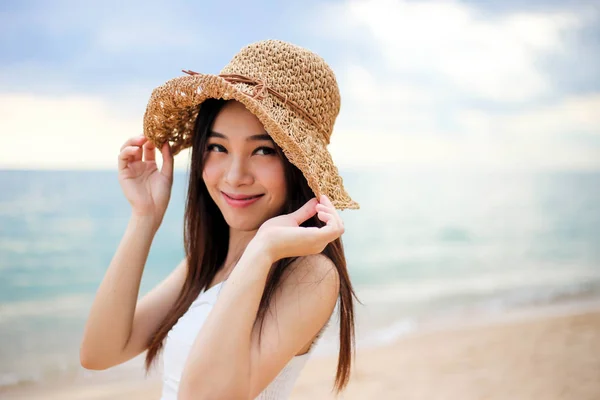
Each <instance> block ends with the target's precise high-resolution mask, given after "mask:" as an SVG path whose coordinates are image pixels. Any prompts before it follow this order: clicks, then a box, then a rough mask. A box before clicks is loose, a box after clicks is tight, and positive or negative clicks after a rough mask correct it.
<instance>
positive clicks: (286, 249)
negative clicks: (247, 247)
mask: <svg viewBox="0 0 600 400" xmlns="http://www.w3.org/2000/svg"><path fill="white" fill-rule="evenodd" d="M315 214H317V216H318V218H319V219H320V220H321V221H323V222H325V224H326V225H325V226H323V227H321V228H317V227H306V228H305V227H302V226H300V224H302V223H303V222H304V221H306V220H307V219H309V218H310V217H312V216H313V215H315ZM343 233H344V222H343V221H342V218H341V217H340V216H339V215H338V213H337V211H336V209H335V207H334V206H333V204H332V203H331V201H330V200H329V199H328V198H327V196H325V195H322V196H321V201H320V203H319V202H317V199H316V198H315V197H313V198H312V199H311V200H309V201H308V202H307V203H305V204H304V205H303V206H302V207H300V208H299V209H298V210H296V211H294V212H293V213H291V214H285V215H279V216H277V217H273V218H271V219H269V220H267V221H265V222H264V223H263V224H262V225H261V226H260V228H259V229H258V232H256V235H255V237H254V238H253V239H252V242H254V243H255V244H257V245H258V246H261V250H262V251H265V252H266V253H267V254H268V255H269V257H270V259H271V260H272V262H275V261H277V260H280V259H282V258H287V257H301V256H306V255H309V254H317V253H320V252H322V251H323V249H325V247H326V246H327V244H329V243H330V242H332V241H334V240H335V239H337V238H338V237H340V236H341V235H342V234H343Z"/></svg>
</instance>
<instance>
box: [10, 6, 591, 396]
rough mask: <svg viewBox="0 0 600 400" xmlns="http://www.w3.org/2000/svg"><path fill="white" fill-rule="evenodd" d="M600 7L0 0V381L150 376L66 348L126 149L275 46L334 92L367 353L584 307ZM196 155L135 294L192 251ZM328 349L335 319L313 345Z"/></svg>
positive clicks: (119, 201) (78, 321)
mask: <svg viewBox="0 0 600 400" xmlns="http://www.w3.org/2000/svg"><path fill="white" fill-rule="evenodd" d="M599 20H600V7H599V6H598V3H597V2H595V1H593V0H590V1H573V2H562V1H546V2H537V1H536V2H534V1H512V0H511V1H496V2H477V1H416V0H415V1H399V0H397V1H392V0H389V1H387V0H382V1H312V0H309V1H302V2H299V1H298V2H286V3H285V4H284V3H283V2H267V1H262V2H254V3H253V4H252V5H248V4H247V3H244V2H235V1H234V2H203V3H202V4H201V3H200V2H186V1H178V0H172V1H169V2H166V1H152V0H151V1H143V2H142V1H130V2H126V3H123V2H117V1H103V2H77V1H67V0H64V1H53V2H46V1H18V2H17V1H3V2H2V3H1V4H0V138H1V139H2V145H1V146H0V393H2V392H3V390H8V389H11V388H14V387H17V386H27V385H39V384H42V383H47V382H50V381H51V382H57V381H68V382H71V381H78V382H85V381H86V380H91V379H95V380H101V379H106V380H118V379H121V378H122V377H123V376H134V375H135V376H138V375H140V374H141V361H140V360H132V361H131V362H129V363H127V364H125V365H123V366H120V367H119V368H117V369H116V370H112V371H103V372H90V371H85V370H84V369H83V368H81V367H80V366H79V357H78V349H79V343H80V338H81V334H82V330H83V325H84V323H85V318H86V316H87V313H88V311H89V306H90V305H91V302H92V300H93V296H94V294H95V291H96V289H97V287H98V285H99V283H100V281H101V279H102V277H103V275H104V272H105V270H106V268H107V267H108V265H109V263H110V261H111V258H112V256H113V254H114V251H115V250H116V248H117V245H118V243H119V241H120V239H121V237H122V234H123V233H124V230H125V226H126V224H127V221H128V218H129V210H130V209H129V204H128V203H127V201H126V200H125V198H124V197H123V195H122V193H121V190H120V187H119V184H118V181H117V171H116V169H117V155H118V152H119V148H120V146H121V145H122V143H123V142H124V141H125V140H126V139H127V138H129V137H131V136H135V135H139V134H141V133H142V117H143V113H144V110H145V106H146V103H147V101H148V98H149V95H150V93H151V91H152V89H153V88H154V87H156V86H158V85H160V84H162V83H163V82H165V81H166V80H168V79H170V78H173V77H177V76H180V75H182V73H181V69H192V70H195V71H201V72H209V73H218V72H219V70H220V69H221V68H222V67H223V66H224V65H225V64H227V62H228V61H229V60H230V58H231V57H232V56H233V55H234V54H235V53H236V52H237V51H238V50H239V49H240V48H242V47H243V46H245V45H246V44H248V43H251V42H254V41H258V40H262V39H268V38H276V39H281V40H285V41H290V42H293V43H295V44H298V45H301V46H303V47H307V48H309V49H311V50H313V51H315V52H317V53H318V54H319V55H321V56H322V57H323V58H324V59H325V60H326V61H327V62H328V63H329V64H330V66H331V67H332V68H333V70H334V71H335V73H336V76H337V79H338V83H339V85H340V90H341V93H342V110H341V113H340V116H339V118H338V120H337V123H336V126H335V129H334V133H333V136H332V140H331V145H330V150H331V152H332V154H333V158H334V161H335V162H336V164H337V165H338V166H339V169H340V172H341V174H342V176H343V178H344V184H345V185H346V187H347V189H348V192H349V193H350V194H351V196H352V197H353V198H354V199H355V200H357V201H358V202H359V203H360V204H361V209H360V210H358V211H351V210H349V211H343V212H342V213H341V215H342V218H343V219H344V221H345V223H346V233H345V234H344V236H343V240H344V244H345V249H346V253H347V260H348V268H349V271H350V275H351V277H352V279H353V283H354V285H355V288H356V291H357V294H358V297H359V299H360V300H361V301H362V302H363V303H364V305H358V304H357V322H358V331H357V334H358V336H357V344H358V346H359V348H366V347H370V346H381V345H385V344H387V343H391V342H392V341H394V340H396V339H397V338H399V337H401V336H402V335H405V334H407V333H410V332H415V331H418V330H419V329H420V328H421V327H422V326H425V325H427V324H432V323H436V321H442V320H443V321H447V320H452V319H453V318H460V317H461V316H464V315H469V316H470V317H472V316H474V315H478V316H480V317H481V318H486V317H489V316H493V315H496V314H499V313H505V312H507V311H510V310H514V309H520V310H522V309H536V308H538V307H541V308H543V307H546V306H548V305H561V306H568V307H589V306H590V305H592V306H594V307H595V306H596V305H597V304H598V303H597V299H598V298H600V72H599V71H600V51H599V50H600V28H599V27H600V24H599V22H600V21H599ZM188 156H189V154H188V153H187V151H184V152H182V153H181V154H180V155H178V156H177V158H176V165H177V168H178V169H177V172H176V175H175V182H174V188H173V196H172V199H171V203H170V205H169V209H168V211H167V215H166V217H165V219H164V222H163V225H162V226H161V228H160V230H159V232H158V234H157V236H156V238H155V241H154V243H153V247H152V249H151V252H150V256H149V258H148V263H147V265H146V269H145V272H144V276H143V280H142V287H141V291H140V295H143V294H144V293H146V292H147V291H148V290H149V289H150V288H151V287H153V286H154V285H155V284H157V283H158V282H159V281H160V280H162V279H163V278H164V277H165V276H166V275H167V274H168V273H169V272H170V271H171V270H172V269H173V268H174V266H175V265H176V264H177V263H178V262H179V260H180V259H181V258H182V256H183V245H182V241H183V238H182V229H183V225H182V222H183V208H184V202H185V192H186V185H187V182H186V179H187V175H186V172H187V171H186V169H187V164H188V162H189V158H188ZM159 162H160V160H159ZM335 345H336V336H335V333H334V332H328V334H327V335H326V336H325V337H324V340H323V342H322V343H320V344H319V347H318V351H319V352H320V353H321V354H324V355H326V354H335V352H336V350H335ZM115 371H116V372H115ZM128 374H131V375H128ZM136 374H137V375H136Z"/></svg>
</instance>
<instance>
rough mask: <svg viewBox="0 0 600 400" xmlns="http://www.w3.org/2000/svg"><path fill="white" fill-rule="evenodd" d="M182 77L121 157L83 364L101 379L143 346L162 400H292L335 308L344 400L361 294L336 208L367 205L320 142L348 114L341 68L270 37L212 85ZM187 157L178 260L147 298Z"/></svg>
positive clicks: (167, 87) (152, 105) (160, 97)
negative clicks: (153, 250) (111, 238)
mask: <svg viewBox="0 0 600 400" xmlns="http://www.w3.org/2000/svg"><path fill="white" fill-rule="evenodd" d="M186 73H187V74H188V75H189V76H182V77H179V78H175V79H172V80H170V81H168V82H167V83H166V84H164V85H162V86H160V87H158V88H157V89H155V90H154V92H153V94H152V96H151V98H150V102H149V104H148V108H147V110H146V114H145V118H144V136H140V137H133V138H131V139H129V140H127V141H126V142H125V143H124V145H123V146H122V148H121V152H120V154H119V157H118V167H119V182H120V184H121V187H122V189H123V191H124V194H125V196H126V198H127V199H128V200H129V202H130V204H131V207H132V214H131V219H130V222H129V224H128V226H127V229H126V232H125V234H124V237H123V239H122V241H121V243H120V245H119V247H118V249H117V252H116V254H115V256H114V258H113V260H112V262H111V264H110V266H109V268H108V270H107V272H106V275H105V277H104V279H103V281H102V283H101V285H100V287H99V289H98V292H97V294H96V298H95V300H94V303H93V305H92V308H91V311H90V315H89V319H88V321H87V324H86V328H85V333H84V337H83V340H82V344H81V352H80V356H81V364H82V365H83V366H84V367H85V368H88V369H106V368H110V367H112V366H114V365H118V364H121V363H123V362H125V361H127V360H129V359H131V358H133V357H135V356H137V355H138V354H141V353H142V352H144V351H147V353H146V369H147V370H149V369H150V367H151V366H152V365H153V361H155V360H156V358H157V356H158V355H159V353H160V352H161V351H162V355H163V358H164V360H163V362H164V364H163V366H164V367H163V370H164V371H163V375H164V376H163V393H162V398H161V399H162V400H175V399H255V398H259V399H285V398H287V397H288V396H289V394H290V393H291V390H292V387H293V385H294V382H295V380H296V378H297V377H298V375H299V373H300V371H301V369H302V367H303V366H304V364H305V362H306V360H307V358H308V357H309V356H310V353H311V350H312V349H313V348H314V343H315V342H316V340H317V339H318V338H319V336H320V334H321V333H322V331H323V329H325V327H326V326H327V324H328V321H329V320H330V318H331V317H332V315H333V311H334V307H335V306H336V303H337V302H338V301H339V316H340V319H339V328H340V350H339V361H338V368H337V374H336V379H335V389H336V391H337V392H338V393H339V392H340V391H341V390H343V388H344V387H345V386H346V385H347V383H348V380H349V377H350V369H351V359H352V352H353V350H354V314H353V296H354V297H356V296H355V294H354V291H353V289H352V285H351V282H350V279H349V275H348V272H347V269H346V260H345V256H344V251H343V247H342V242H341V239H340V236H341V235H342V234H343V233H344V224H343V222H342V219H341V218H340V216H339V214H338V213H337V211H336V208H338V209H344V208H358V204H357V203H356V202H354V201H353V200H352V199H351V198H350V197H349V196H348V194H347V193H346V191H345V189H344V187H343V184H342V179H341V177H340V176H339V175H338V170H337V168H336V167H335V166H334V164H333V162H332V160H331V156H330V154H329V152H328V150H327V148H326V146H327V144H328V143H329V138H330V136H331V132H332V129H333V123H334V121H335V118H336V117H337V114H338V112H339V107H340V98H339V90H338V87H337V83H336V82H335V77H334V75H333V72H332V71H331V69H330V68H329V67H328V66H327V64H325V62H324V61H323V60H322V59H321V58H320V57H319V56H317V55H316V54H314V53H312V52H310V51H308V50H306V49H303V48H301V47H298V46H295V45H292V44H289V43H286V42H281V41H275V40H268V41H262V42H258V43H254V44H251V45H249V46H246V47H245V48H243V49H242V50H241V51H240V52H239V53H238V54H236V55H235V56H234V58H233V59H232V61H231V62H230V63H229V64H228V65H227V66H226V67H225V68H224V69H223V71H222V72H221V74H219V75H209V74H198V73H195V72H190V71H188V72H186ZM186 147H191V150H192V151H191V155H192V157H191V165H190V174H189V185H188V197H187V203H186V209H185V226H184V242H185V243H184V244H185V258H184V259H183V260H182V261H181V262H180V263H179V265H178V266H177V267H176V268H175V269H174V270H173V272H172V273H171V274H170V275H169V276H168V277H167V278H166V279H165V280H164V281H163V282H161V283H160V284H159V285H158V286H157V287H155V288H154V289H153V290H151V291H150V292H149V293H148V294H146V295H145V296H144V297H143V298H142V299H141V300H140V301H139V302H138V301H137V297H138V292H139V284H140V280H141V276H142V272H143V269H144V264H145V261H146V258H147V256H148V252H149V249H150V246H151V244H152V241H153V238H154V235H155V233H156V231H157V230H158V228H159V226H160V224H161V221H162V219H163V217H164V214H165V211H166V209H167V205H168V203H169V199H170V195H171V186H172V182H173V157H174V155H176V154H177V153H178V152H179V151H180V150H181V149H183V148H186ZM156 148H159V149H160V152H161V155H162V158H163V165H162V168H161V170H160V171H159V170H158V169H157V166H156V161H155V150H156Z"/></svg>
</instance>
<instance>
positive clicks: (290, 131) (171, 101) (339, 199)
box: [144, 74, 360, 209]
mask: <svg viewBox="0 0 600 400" xmlns="http://www.w3.org/2000/svg"><path fill="white" fill-rule="evenodd" d="M252 89H253V88H252V87H251V86H249V85H246V84H241V83H237V84H235V85H234V84H231V83H229V82H227V81H226V80H225V79H223V78H221V77H219V76H217V75H212V74H198V75H193V76H181V77H177V78H174V79H171V80H169V81H167V82H166V83H165V84H163V85H161V86H159V87H157V88H156V89H154V91H153V92H152V95H151V96H150V100H149V102H148V106H147V108H146V113H145V115H144V134H145V136H146V137H148V138H149V139H150V140H151V141H152V142H153V143H154V144H155V145H156V146H157V147H158V148H160V147H161V146H162V144H163V143H165V142H166V141H167V140H169V142H171V143H172V151H173V155H176V154H177V153H179V152H180V151H181V150H183V149H185V148H187V147H190V146H191V144H192V140H191V139H192V135H193V127H194V122H195V119H196V117H197V114H198V110H199V106H200V104H201V103H202V102H204V101H205V100H206V99H209V98H214V99H225V100H230V99H233V100H237V101H239V102H241V103H242V104H244V105H245V106H246V108H247V109H248V111H250V112H252V113H253V114H254V115H255V116H256V117H257V118H258V119H259V120H260V122H261V123H262V124H263V126H264V127H265V130H266V131H267V133H268V134H269V136H271V138H273V141H274V142H275V143H277V145H278V146H279V147H281V149H282V150H283V153H284V154H285V156H286V157H287V159H288V160H289V161H290V162H291V163H292V164H293V165H295V166H296V167H298V169H300V171H302V174H303V175H304V177H305V178H306V180H307V181H308V185H309V186H310V188H311V189H312V190H313V192H314V193H315V194H316V196H317V197H319V196H320V195H321V194H325V195H326V196H327V197H329V199H330V200H331V202H332V203H333V205H334V206H335V208H337V209H358V208H359V207H360V206H359V204H358V203H357V202H355V201H354V200H352V199H351V198H350V196H349V195H348V193H347V192H346V190H345V188H344V185H343V179H342V177H341V176H340V175H339V171H338V169H337V167H336V166H335V164H334V163H333V159H332V157H331V154H330V153H329V150H328V149H327V145H326V143H325V141H324V140H323V139H322V138H321V136H320V134H318V132H317V131H316V128H315V127H313V126H312V125H309V124H308V123H306V122H305V121H304V120H303V119H302V118H300V117H299V116H296V115H293V111H291V110H290V109H289V108H286V107H285V106H284V105H283V103H282V102H281V101H280V100H279V99H277V98H275V97H274V96H270V95H265V96H264V98H263V99H262V100H256V99H255V98H253V97H250V96H249V95H248V94H250V93H252Z"/></svg>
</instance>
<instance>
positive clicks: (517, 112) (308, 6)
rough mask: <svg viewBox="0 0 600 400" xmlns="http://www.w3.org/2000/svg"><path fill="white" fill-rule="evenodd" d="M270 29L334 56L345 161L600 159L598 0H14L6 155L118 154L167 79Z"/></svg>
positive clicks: (563, 163)
mask: <svg viewBox="0 0 600 400" xmlns="http://www.w3.org/2000/svg"><path fill="white" fill-rule="evenodd" d="M263 39H281V40H285V41H289V42H292V43H295V44H297V45H300V46H302V47H306V48H308V49H310V50H312V51H314V52H316V53H317V54H319V55H320V56H322V57H323V58H324V59H325V60H326V62H327V63H328V64H329V65H330V66H331V67H332V69H333V70H334V72H335V74H336V77H337V80H338V83H339V86H340V91H341V96H342V108H341V112H340V115H339V117H338V119H337V121H336V124H335V128H334V131H333V135H332V138H331V144H330V146H329V148H330V151H331V153H332V156H333V159H334V161H335V162H336V164H337V165H338V166H339V167H340V168H347V169H360V168H386V169H408V168H421V167H433V168H467V169H473V168H478V169H508V170H600V5H598V2H597V1H591V0H590V1H570V2H564V1H560V2H559V1H547V2H540V1H535V2H533V1H529V2H527V1H516V0H509V1H495V2H492V1H486V2H482V1H475V0H471V1H401V0H396V1H392V0H380V1H374V0H365V1H363V0H360V1H312V0H310V1H290V2H281V1H256V2H252V4H249V3H248V2H238V1H230V2H192V1H181V0H170V1H156V0H147V1H138V0H133V1H128V2H121V1H112V0H105V1H102V2H100V1H97V2H80V1H66V0H57V1H52V2H48V1H41V0H38V1H3V2H2V3H1V4H0V137H1V139H2V144H3V145H2V146H0V169H109V170H110V169H115V170H116V168H117V155H118V152H119V149H120V147H121V145H122V144H123V143H124V142H125V141H126V140H127V139H128V138H129V137H132V136H137V135H140V134H141V133H142V118H143V114H144V111H145V107H146V104H147V102H148V98H149V96H150V93H151V92H152V89H153V88H155V87H156V86H159V85H161V84H162V83H164V82H165V81H167V80H168V79H171V78H174V77H177V76H181V75H183V73H182V72H181V70H182V69H192V70H194V71H201V72H207V73H215V74H218V73H219V71H220V69H221V68H223V67H224V66H225V65H226V64H227V63H228V62H229V60H230V59H231V58H232V57H233V55H234V54H235V53H236V52H237V51H239V50H240V49H241V48H242V47H244V46H245V45H247V44H249V43H252V42H256V41H259V40H263ZM159 158H160V157H159ZM188 162H189V160H188V155H187V152H182V153H181V154H180V155H178V156H177V157H176V167H177V168H179V169H185V168H186V166H187V163H188Z"/></svg>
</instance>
